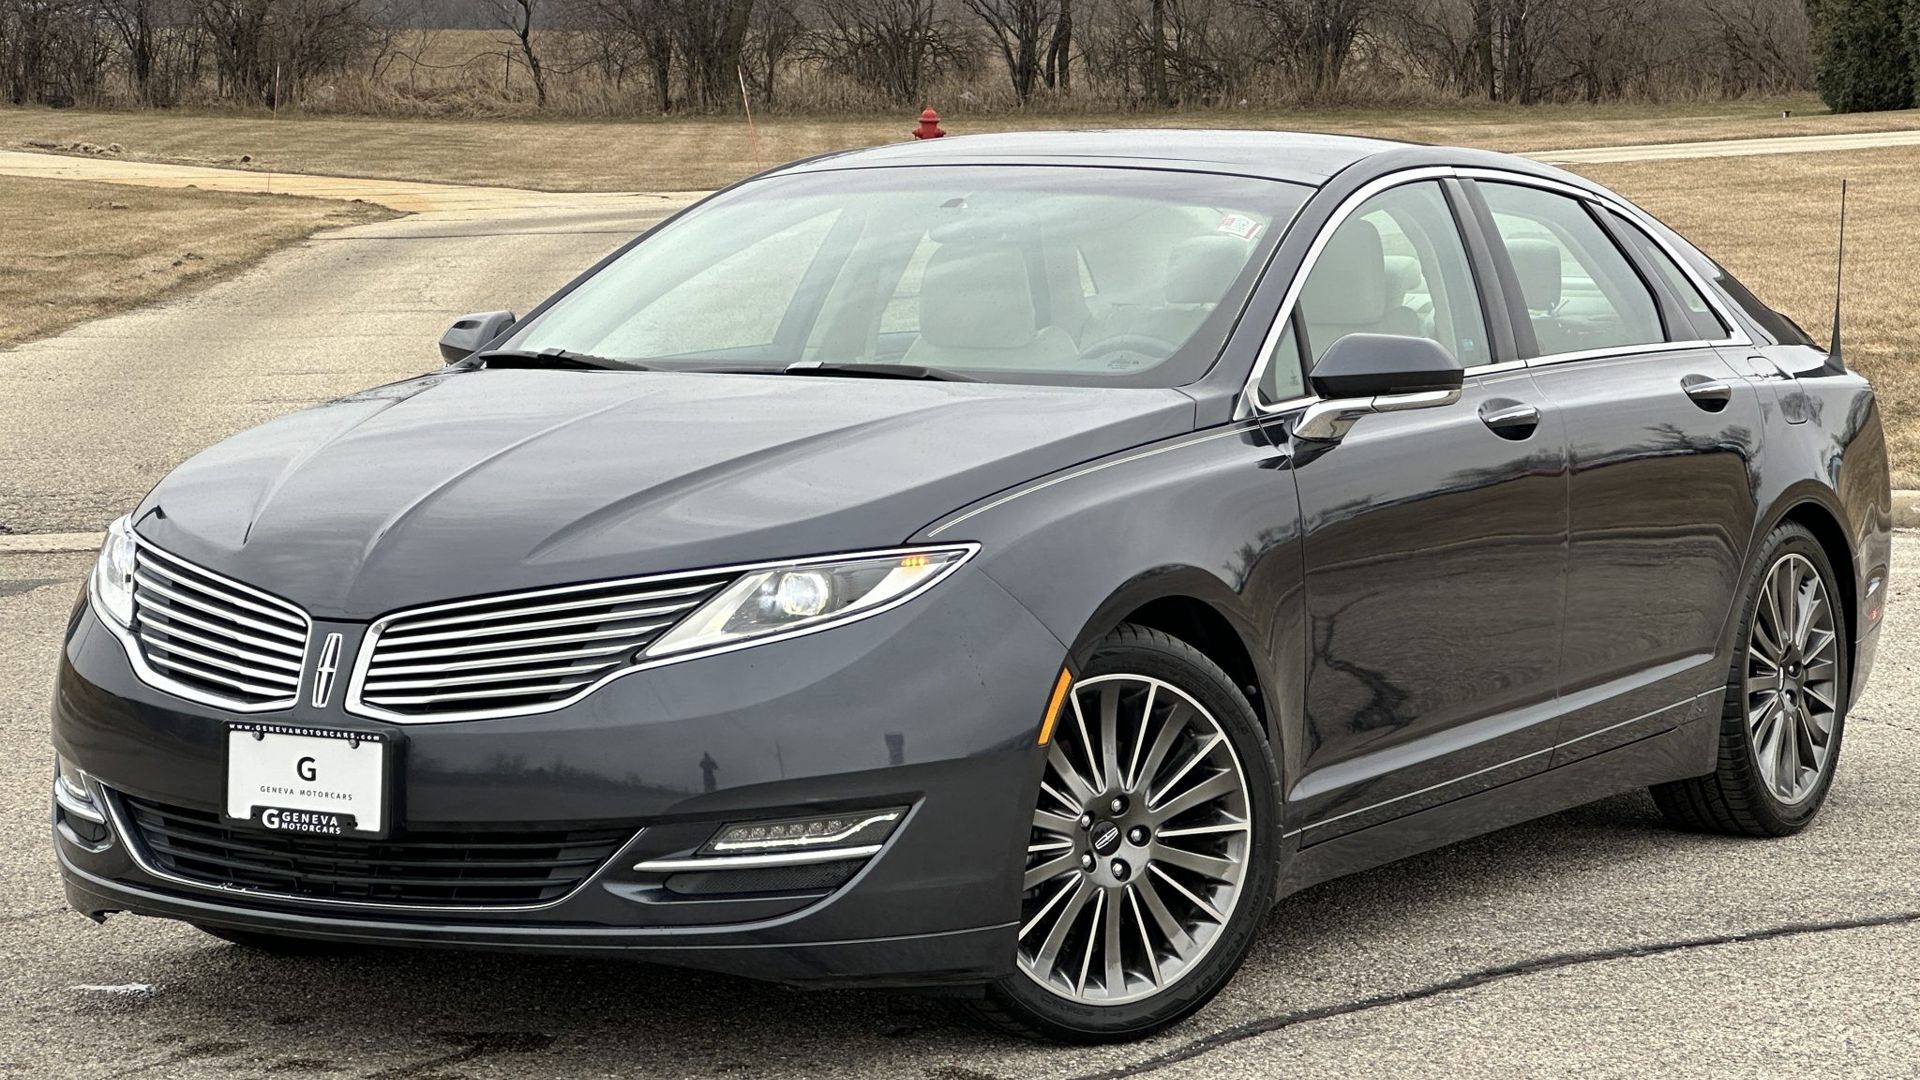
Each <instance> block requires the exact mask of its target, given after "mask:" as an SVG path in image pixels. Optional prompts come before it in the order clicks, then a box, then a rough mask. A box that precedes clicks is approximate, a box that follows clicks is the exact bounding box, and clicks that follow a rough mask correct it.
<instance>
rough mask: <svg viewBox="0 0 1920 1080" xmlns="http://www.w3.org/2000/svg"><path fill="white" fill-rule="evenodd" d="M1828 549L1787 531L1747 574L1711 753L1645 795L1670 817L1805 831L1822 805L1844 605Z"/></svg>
mask: <svg viewBox="0 0 1920 1080" xmlns="http://www.w3.org/2000/svg"><path fill="white" fill-rule="evenodd" d="M1839 598H1840V591H1839V585H1838V583H1837V581H1836V580H1835V578H1834V574H1833V567H1832V565H1831V564H1830V563H1829V562H1828V560H1827V556H1826V552H1825V551H1824V550H1823V549H1822V548H1821V547H1820V544H1819V542H1818V541H1817V540H1816V539H1814V536H1813V534H1812V533H1811V532H1808V531H1807V530H1806V528H1804V527H1802V526H1800V525H1797V524H1792V523H1789V524H1785V525H1782V526H1780V527H1779V528H1777V529H1775V530H1774V531H1773V533H1772V534H1771V535H1769V536H1768V537H1767V544H1766V545H1765V547H1764V554H1763V555H1762V557H1761V559H1760V561H1759V562H1758V563H1757V564H1756V565H1755V567H1754V570H1753V572H1752V573H1751V574H1750V575H1749V580H1748V584H1747V589H1746V593H1745V596H1744V601H1745V602H1744V607H1743V618H1744V620H1745V622H1744V625H1743V629H1742V633H1741V637H1740V640H1739V641H1738V643H1737V647H1736V648H1735V650H1734V660H1733V667H1732V669H1731V671H1730V672H1729V673H1728V677H1727V696H1726V700H1725V702H1724V704H1723V707H1722V712H1721V719H1720V755H1719V760H1718V763H1717V766H1716V768H1715V769H1714V771H1713V772H1712V773H1710V774H1708V775H1706V776H1702V777H1696V778H1694V779H1691V780H1682V781H1679V782H1677V783H1671V784H1661V785H1659V786H1657V787H1655V788H1654V789H1653V798H1654V801H1655V802H1656V803H1658V804H1659V806H1660V810H1661V812H1662V813H1664V814H1665V815H1666V816H1667V818H1668V820H1670V821H1672V822H1674V823H1675V824H1677V825H1680V826H1682V827H1683V828H1689V829H1697V830H1701V831H1706V832H1722V833H1731V834H1734V835H1740V836H1786V835H1788V834H1791V833H1796V832H1799V831H1800V830H1801V829H1803V828H1806V826H1807V824H1808V823H1809V822H1811V821H1812V820H1813V818H1814V815H1815V814H1817V813H1818V812H1819V810H1820V806H1821V804H1822V803H1823V802H1825V801H1826V797H1827V789H1828V788H1829V787H1830V786H1831V785H1832V783H1833V771H1834V766H1835V765H1836V763H1837V762H1838V761H1839V758H1840V736H1841V733H1842V731H1843V729H1844V728H1845V725H1846V703H1847V697H1848V688H1849V686H1850V683H1849V682H1848V678H1849V674H1850V673H1849V672H1848V669H1847V644H1848V643H1847V636H1846V633H1847V631H1846V619H1845V608H1844V607H1842V606H1840V603H1839Z"/></svg>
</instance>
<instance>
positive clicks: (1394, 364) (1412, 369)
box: [1307, 334, 1465, 400]
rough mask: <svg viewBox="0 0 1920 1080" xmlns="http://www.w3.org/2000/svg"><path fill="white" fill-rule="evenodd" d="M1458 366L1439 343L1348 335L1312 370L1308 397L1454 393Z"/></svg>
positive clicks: (1389, 337) (1417, 339)
mask: <svg viewBox="0 0 1920 1080" xmlns="http://www.w3.org/2000/svg"><path fill="white" fill-rule="evenodd" d="M1464 374H1465V373H1464V372H1463V371H1462V370H1461V367H1460V361H1459V360H1457V359H1455V358H1454V355H1453V354H1452V353H1451V352H1448V351H1447V349H1446V347H1445V346H1443V345H1441V344H1440V343H1439V342H1437V341H1434V340H1432V339H1430V338H1423V337H1401V336H1399V335H1395V334H1348V335H1347V336H1346V337H1343V338H1341V339H1340V340H1338V341H1336V342H1334V343H1333V346H1332V347H1331V348H1329V349H1328V350H1327V351H1326V355H1324V356H1322V357H1321V358H1320V362H1319V363H1317V364H1315V365H1314V366H1313V373H1312V374H1311V375H1309V376H1308V377H1307V378H1308V381H1309V382H1311V383H1312V384H1313V392H1314V393H1316V394H1319V395H1320V396H1321V397H1323V398H1327V399H1329V400H1331V399H1335V398H1365V397H1383V396H1392V395H1396V394H1418V393H1424V392H1426V391H1431V390H1458V389H1460V381H1461V379H1462V377H1463V376H1464Z"/></svg>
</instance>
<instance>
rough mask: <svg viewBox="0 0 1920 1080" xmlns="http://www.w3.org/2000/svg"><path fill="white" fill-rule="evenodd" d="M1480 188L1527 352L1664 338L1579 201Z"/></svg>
mask: <svg viewBox="0 0 1920 1080" xmlns="http://www.w3.org/2000/svg"><path fill="white" fill-rule="evenodd" d="M1479 186H1480V191H1481V194H1483V195H1484V196H1486V200H1487V207H1488V209H1490V210H1492V211H1493V223H1494V228H1495V230H1496V231H1497V232H1498V233H1499V234H1500V240H1501V242H1502V243H1503V244H1504V245H1505V247H1506V251H1507V258H1508V260H1509V261H1510V262H1511V263H1512V264H1513V271H1514V274H1515V275H1516V276H1518V277H1519V279H1520V292H1521V295H1522V297H1523V301H1524V303H1525V305H1526V311H1527V319H1528V321H1529V322H1530V323H1532V325H1533V337H1534V341H1535V342H1536V343H1537V345H1538V350H1537V352H1536V353H1535V354H1534V355H1538V356H1553V355H1556V354H1559V353H1574V352H1586V351H1588V350H1592V349H1612V348H1620V347H1624V346H1631V345H1650V344H1655V343H1658V342H1663V341H1665V340H1666V339H1667V338H1666V331H1665V329H1664V328H1663V327H1662V326H1661V325H1660V306H1659V304H1658V303H1656V302H1655V300H1654V296H1653V290H1652V289H1650V288H1648V287H1647V283H1646V282H1645V281H1642V280H1641V278H1640V274H1639V272H1638V271H1636V270H1634V268H1633V264H1632V263H1631V262H1629V261H1628V260H1627V257H1626V255H1624V254H1622V253H1621V251H1620V249H1619V248H1618V247H1615V246H1614V243H1613V239H1612V238H1611V237H1609V236H1608V235H1607V233H1606V231H1605V230H1604V229H1602V228H1601V227H1600V223H1599V222H1597V221H1595V220H1594V219H1593V216H1592V215H1591V214H1589V213H1588V212H1587V207H1586V204H1585V203H1583V202H1581V201H1580V200H1579V199H1575V198H1571V197H1569V196H1566V195H1559V194H1555V193H1554V192H1551V191H1543V190H1541V189H1539V188H1535V187H1527V186H1524V185H1521V184H1502V183H1491V182H1486V181H1482V182H1481V183H1480V185H1479Z"/></svg>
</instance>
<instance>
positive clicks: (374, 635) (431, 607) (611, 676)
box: [341, 543, 980, 725]
mask: <svg viewBox="0 0 1920 1080" xmlns="http://www.w3.org/2000/svg"><path fill="white" fill-rule="evenodd" d="M942 552H959V553H960V557H959V558H958V559H955V560H954V561H953V562H951V563H949V564H947V565H946V566H945V567H943V568H942V569H941V570H940V572H939V573H937V574H935V575H933V576H932V577H930V578H928V579H927V580H925V581H923V582H921V583H920V584H918V585H916V586H914V587H913V588H912V589H910V590H908V591H907V592H904V593H901V594H900V595H899V596H896V597H894V598H893V599H891V600H889V601H887V602H886V603H884V604H876V605H875V606H873V607H870V608H862V609H860V610H859V611H855V612H852V613H850V614H847V615H844V616H840V617H837V618H829V619H826V620H825V621H823V622H819V623H815V624H813V625H810V626H802V627H797V628H795V629H793V630H787V631H783V632H781V633H777V634H768V635H766V636H764V637H754V638H748V639H746V640H744V641H733V642H728V643H727V644H724V645H716V646H712V647H710V648H705V649H690V650H688V651H686V652H682V653H671V654H669V655H666V656H658V657H654V658H652V659H649V660H644V661H641V662H640V663H637V664H631V665H629V666H627V667H623V668H619V669H617V670H614V671H609V672H607V673H606V674H605V675H602V676H601V677H600V678H598V679H596V680H594V681H593V682H590V683H588V684H586V685H585V686H582V687H580V688H579V689H578V690H576V691H575V692H574V693H572V694H569V695H567V696H566V697H564V698H561V699H559V700H557V701H549V702H543V703H541V704H539V705H516V706H503V707H500V708H493V709H463V710H460V711H458V712H441V713H433V714H431V715H415V714H412V713H396V712H393V711H391V710H388V709H383V708H381V707H379V706H378V705H370V704H368V703H366V702H365V701H363V700H361V691H362V689H363V687H364V686H365V684H366V680H367V669H368V668H369V667H371V666H372V664H373V654H374V648H375V646H376V645H377V644H378V643H379V640H380V634H381V632H382V631H383V630H385V629H386V628H387V625H388V624H389V623H392V622H393V621H394V620H396V619H402V618H414V617H417V616H420V615H428V614H432V613H434V612H438V611H448V610H453V609H458V608H465V607H473V606H475V605H479V604H495V603H500V602H502V601H506V600H533V599H537V598H539V597H542V596H554V595H564V594H567V593H576V592H582V591H591V590H598V589H613V588H622V587H626V586H633V585H652V584H656V583H661V582H673V581H680V580H686V579H689V578H718V577H729V578H739V577H741V576H742V575H745V574H751V573H755V572H758V571H761V570H772V569H775V568H778V567H785V566H801V567H804V566H820V565H824V564H829V563H839V562H847V561H849V560H856V559H888V558H899V557H902V556H907V555H931V554H936V553H942ZM979 552H980V545H979V544H974V543H947V544H916V545H912V546H908V547H897V548H887V549H884V550H880V551H849V552H845V553H842V554H838V555H812V556H808V557H806V558H803V559H770V560H767V561H765V562H756V563H746V564H743V565H736V566H716V567H711V568H708V569H704V570H676V571H673V572H671V573H665V574H646V575H642V576H640V577H631V578H615V579H613V580H610V581H591V582H579V583H575V584H571V585H555V586H551V587H547V588H535V589H526V590H522V591H520V592H508V593H495V594H491V595H488V596H480V597H471V598H468V599H465V600H453V601H447V602H444V603H435V604H425V605H422V606H419V607H412V608H404V609H401V610H398V611H389V612H387V613H386V614H384V615H382V616H380V617H379V618H378V619H376V620H374V622H373V624H372V625H370V626H368V627H367V632H366V633H365V634H363V635H361V637H360V645H359V648H358V650H357V651H356V653H355V655H354V661H353V674H352V675H351V676H350V677H349V678H348V680H347V693H346V697H345V699H344V701H343V702H342V703H341V707H342V708H344V709H345V710H346V711H347V712H349V713H352V714H353V715H355V716H364V717H367V718H368V719H372V720H383V721H386V722H387V723H391V724H409V725H411V724H451V723H459V722H461V721H465V720H499V719H505V718H507V717H515V716H540V715H543V714H545V713H550V712H557V711H559V710H561V709H564V708H567V707H569V706H571V705H573V704H575V703H577V702H579V701H581V700H582V699H584V698H586V697H588V696H589V695H592V694H595V693H598V692H599V690H600V689H601V688H602V687H604V686H606V685H607V684H608V683H611V682H613V681H614V680H616V679H623V678H626V677H627V676H628V675H633V674H636V673H638V672H642V671H652V670H653V669H655V668H660V667H665V666H667V665H668V664H678V663H682V662H684V661H687V660H698V659H700V658H702V657H707V656H720V655H723V654H725V653H731V652H738V651H739V650H741V649H750V648H755V647H757V646H760V645H771V644H773V643H774V642H778V641H791V640H793V639H794V638H799V637H805V636H807V635H809V634H817V633H820V632H821V631H823V630H833V629H837V628H839V627H842V626H847V625H849V624H852V623H856V622H860V621H861V620H863V619H870V618H872V617H874V616H875V615H880V614H883V613H885V612H889V611H892V610H893V609H894V608H897V607H899V606H900V605H902V604H904V603H907V602H908V601H910V600H913V599H915V598H916V597H918V596H920V595H922V594H923V593H925V592H926V591H927V590H929V589H931V588H933V587H934V586H935V585H938V584H940V583H941V582H943V581H945V580H947V578H949V577H952V576H953V574H954V573H955V572H956V571H958V570H959V569H960V568H961V567H962V566H965V565H966V564H967V563H968V562H970V561H972V559H973V557H974V556H975V555H977V554H979ZM698 610H700V609H699V608H698V607H696V608H694V609H693V611H698ZM692 613H693V612H692V611H690V612H687V613H686V614H687V615H690V614H692ZM685 617H686V615H682V616H681V618H685ZM677 622H678V620H676V624H677Z"/></svg>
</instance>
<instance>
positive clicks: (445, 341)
mask: <svg viewBox="0 0 1920 1080" xmlns="http://www.w3.org/2000/svg"><path fill="white" fill-rule="evenodd" d="M513 323H514V318H513V312H511V311H480V312H475V313H474V314H472V315H462V316H460V317H459V318H457V319H455V320H453V325H452V326H449V327H447V332H446V333H444V334H441V335H440V356H441V358H442V359H444V360H446V362H447V363H449V364H457V363H459V362H460V361H462V360H465V359H466V358H467V357H469V356H472V355H473V354H474V353H476V352H479V351H480V350H481V348H483V347H484V346H485V345H486V344H487V343H488V342H490V341H492V340H493V339H494V338H497V337H499V336H500V335H501V334H504V333H506V332H507V330H508V329H510V328H511V327H512V326H513Z"/></svg>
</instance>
